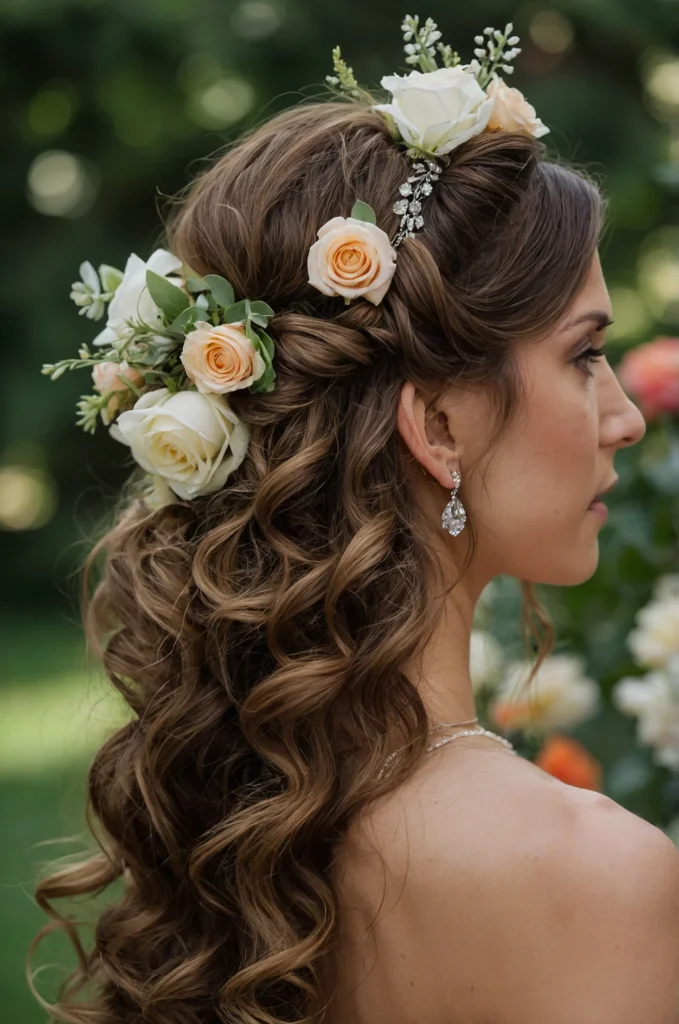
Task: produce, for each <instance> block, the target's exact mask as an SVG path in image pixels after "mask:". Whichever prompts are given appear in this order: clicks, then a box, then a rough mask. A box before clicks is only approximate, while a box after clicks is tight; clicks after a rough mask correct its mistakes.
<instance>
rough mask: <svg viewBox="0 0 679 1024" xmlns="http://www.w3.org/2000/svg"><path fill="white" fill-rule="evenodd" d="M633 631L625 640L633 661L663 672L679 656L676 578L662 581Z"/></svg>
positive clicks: (678, 586)
mask: <svg viewBox="0 0 679 1024" xmlns="http://www.w3.org/2000/svg"><path fill="white" fill-rule="evenodd" d="M635 621H636V627H635V628H634V629H633V630H631V632H630V634H629V636H628V637H627V644H628V646H629V649H630V650H631V652H632V654H633V656H634V659H635V661H636V662H637V664H639V665H647V666H648V667H649V668H662V666H663V665H664V664H665V663H666V661H667V659H668V658H669V657H671V656H672V655H673V654H676V653H679V574H676V573H671V574H668V575H666V576H663V577H661V578H660V579H659V580H658V581H657V583H656V585H655V587H654V591H653V596H652V598H651V600H650V601H649V603H648V604H647V605H646V606H645V607H644V608H641V609H640V610H639V611H638V612H637V614H636V617H635Z"/></svg>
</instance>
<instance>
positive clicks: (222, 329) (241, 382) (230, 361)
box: [180, 320, 266, 395]
mask: <svg viewBox="0 0 679 1024" xmlns="http://www.w3.org/2000/svg"><path fill="white" fill-rule="evenodd" d="M180 359H181V361H182V363H183V364H184V369H185V370H186V373H187V375H188V376H189V377H190V378H191V380H192V381H193V383H194V384H195V385H196V387H197V388H198V390H199V391H200V393H201V394H203V395H209V394H215V395H223V394H224V393H225V392H227V391H236V390H237V389H238V388H246V387H248V386H249V385H250V384H252V382H253V381H255V380H257V378H258V377H261V376H262V374H263V373H264V371H265V370H266V363H265V362H264V359H263V357H262V355H261V353H260V352H258V351H257V349H256V348H255V346H254V345H253V344H252V342H251V341H250V339H249V338H248V336H247V334H246V333H245V327H244V326H243V324H242V323H241V322H238V323H234V324H219V325H218V326H217V327H213V326H212V324H209V323H207V322H206V321H205V320H197V321H196V324H195V329H194V330H193V331H191V333H190V334H187V335H186V340H185V341H184V347H183V349H182V352H181V356H180Z"/></svg>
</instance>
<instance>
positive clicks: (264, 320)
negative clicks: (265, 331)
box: [250, 313, 269, 327]
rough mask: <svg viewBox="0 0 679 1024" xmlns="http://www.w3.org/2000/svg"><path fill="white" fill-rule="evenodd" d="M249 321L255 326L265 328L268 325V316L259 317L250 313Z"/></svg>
mask: <svg viewBox="0 0 679 1024" xmlns="http://www.w3.org/2000/svg"><path fill="white" fill-rule="evenodd" d="M250 319H251V320H252V322H253V324H257V326H258V327H267V326H268V323H269V318H268V316H259V314H258V313H250Z"/></svg>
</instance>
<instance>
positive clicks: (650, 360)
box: [617, 338, 679, 419]
mask: <svg viewBox="0 0 679 1024" xmlns="http://www.w3.org/2000/svg"><path fill="white" fill-rule="evenodd" d="M617 372H618V379H619V381H620V383H621V384H622V386H623V387H624V389H625V391H627V392H629V394H630V395H632V396H633V397H634V398H636V399H638V400H639V405H640V408H641V411H642V413H643V414H644V416H645V417H646V419H653V418H655V417H656V416H659V415H660V413H663V412H669V413H679V338H656V339H655V341H649V342H648V343H647V344H646V345H639V346H638V347H637V348H633V349H631V351H629V352H627V353H625V355H624V356H623V358H622V360H621V362H620V365H619V367H618V371H617Z"/></svg>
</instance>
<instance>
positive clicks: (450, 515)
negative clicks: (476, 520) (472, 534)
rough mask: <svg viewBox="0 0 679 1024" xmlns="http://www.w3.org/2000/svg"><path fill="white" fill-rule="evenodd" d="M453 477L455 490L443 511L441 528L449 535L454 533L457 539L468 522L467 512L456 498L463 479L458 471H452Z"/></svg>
mask: <svg viewBox="0 0 679 1024" xmlns="http://www.w3.org/2000/svg"><path fill="white" fill-rule="evenodd" d="M452 477H453V489H452V492H451V495H450V501H449V502H448V504H447V505H446V507H445V508H444V510H443V514H442V516H441V526H442V527H443V529H444V530H447V531H448V533H452V535H453V537H457V535H458V533H462V531H463V530H464V527H465V523H466V522H467V512H466V509H465V507H464V505H463V504H462V502H461V501H460V499H459V498H457V497H456V496H455V492H456V491H457V489H458V487H459V486H460V482H461V478H460V474H459V473H458V472H457V470H456V469H454V470H453V471H452Z"/></svg>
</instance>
